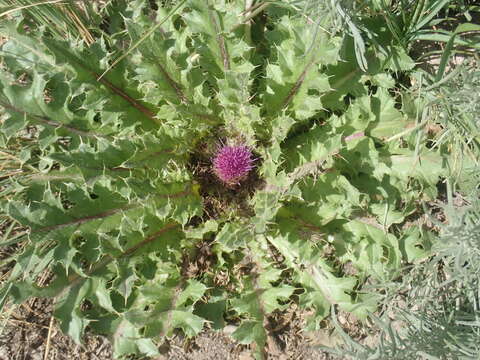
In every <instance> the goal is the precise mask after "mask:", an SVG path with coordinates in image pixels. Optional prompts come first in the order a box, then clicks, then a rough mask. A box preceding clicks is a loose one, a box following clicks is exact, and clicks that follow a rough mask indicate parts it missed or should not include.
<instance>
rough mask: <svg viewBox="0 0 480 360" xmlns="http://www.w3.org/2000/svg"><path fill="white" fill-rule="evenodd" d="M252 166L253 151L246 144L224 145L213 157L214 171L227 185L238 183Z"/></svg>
mask: <svg viewBox="0 0 480 360" xmlns="http://www.w3.org/2000/svg"><path fill="white" fill-rule="evenodd" d="M252 168H253V159H252V152H251V151H250V149H249V148H248V146H246V145H237V146H228V145H224V146H222V147H221V148H220V149H219V150H218V152H217V154H216V155H215V157H214V159H213V171H214V172H215V174H216V175H217V177H218V178H219V179H220V180H221V181H222V182H224V183H225V184H227V185H235V184H238V183H239V182H240V180H242V179H243V178H244V177H245V176H246V175H247V174H248V172H249V171H250V170H252Z"/></svg>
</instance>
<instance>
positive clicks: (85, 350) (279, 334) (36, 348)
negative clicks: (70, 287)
mask: <svg viewBox="0 0 480 360" xmlns="http://www.w3.org/2000/svg"><path fill="white" fill-rule="evenodd" d="M3 310H4V311H3V313H2V315H1V316H0V360H70V359H78V360H107V359H113V356H112V348H111V346H110V342H109V340H108V339H107V338H105V337H102V336H94V335H86V336H85V337H84V343H83V344H82V345H78V344H75V343H74V342H73V340H71V339H70V338H69V337H68V336H65V335H64V334H62V332H61V330H60V329H59V327H58V324H57V323H56V321H55V320H53V318H52V317H51V311H52V306H51V300H46V299H31V300H30V301H28V302H27V303H25V304H22V305H19V306H16V305H12V306H5V307H4V309H3ZM293 314H294V315H293V316H290V315H289V316H288V319H289V321H288V322H287V323H284V324H283V327H282V328H281V329H278V331H276V332H274V336H272V337H271V338H270V339H269V343H268V346H267V348H268V350H267V352H268V360H290V359H292V360H293V359H302V360H333V359H338V358H334V357H332V356H331V355H329V354H328V353H326V352H324V351H322V350H319V349H318V348H317V347H316V346H318V345H330V346H332V345H334V343H332V337H330V336H329V334H328V331H319V332H313V333H305V332H303V331H302V330H301V329H302V327H303V325H304V317H303V316H302V315H300V314H298V313H297V312H293ZM234 329H235V327H234V326H232V325H230V326H227V327H226V328H225V330H224V331H223V332H218V331H213V330H205V331H204V332H203V333H201V334H200V335H198V336H196V337H195V338H192V339H187V338H185V337H183V336H182V335H181V334H176V335H174V336H173V337H172V338H171V339H169V340H167V341H166V342H165V343H164V344H162V345H161V346H160V347H159V352H160V354H161V355H160V356H157V357H154V358H134V357H132V358H130V359H132V360H147V359H151V360H253V359H254V356H253V354H252V348H251V347H250V346H247V345H241V344H238V343H236V342H235V341H233V340H232V339H231V337H230V336H229V333H231V332H233V330H234Z"/></svg>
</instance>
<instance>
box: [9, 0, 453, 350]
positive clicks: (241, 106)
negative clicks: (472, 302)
mask: <svg viewBox="0 0 480 360" xmlns="http://www.w3.org/2000/svg"><path fill="white" fill-rule="evenodd" d="M157 4H158V9H157V8H156V7H155V8H151V7H150V6H149V2H146V1H143V0H135V1H129V2H128V5H127V4H125V6H115V5H112V6H110V7H109V8H108V11H105V13H103V14H101V16H103V17H104V18H105V24H109V26H104V28H105V30H104V32H98V34H97V35H96V36H97V37H96V38H95V41H94V42H93V43H92V44H89V45H87V44H85V43H84V42H82V41H80V40H70V41H65V40H64V39H63V38H59V37H56V36H55V34H52V33H51V32H48V31H44V28H42V27H39V28H36V27H35V26H34V24H32V23H31V22H29V19H28V13H27V14H25V15H20V14H19V15H18V16H17V17H15V18H13V19H12V20H11V21H5V22H2V25H1V26H2V29H1V30H2V34H5V36H6V37H7V38H8V41H7V42H6V43H5V44H3V45H2V46H1V55H2V57H3V58H2V63H1V65H0V106H1V107H2V109H3V112H4V114H3V116H2V118H1V119H2V120H1V131H0V144H1V146H2V147H3V148H4V150H5V151H6V152H7V153H12V154H15V158H16V159H18V163H19V164H20V165H19V166H21V171H20V172H17V173H13V174H8V176H6V177H4V178H3V179H2V190H1V191H2V194H3V198H2V200H1V202H0V205H1V211H2V214H3V216H5V217H8V218H9V219H11V221H14V222H16V223H19V224H22V225H23V226H25V227H26V228H27V229H28V232H26V233H25V234H24V235H22V237H19V238H16V240H15V241H17V242H20V241H21V242H22V252H20V253H18V254H16V255H15V256H14V257H12V258H11V259H10V260H11V261H8V262H7V263H8V264H10V265H12V264H13V268H12V269H11V272H10V278H9V280H8V281H6V282H5V283H4V286H3V288H2V290H1V294H0V295H1V296H0V299H3V300H2V302H3V303H5V302H6V301H13V302H16V303H21V302H23V301H25V300H27V299H28V298H30V297H33V296H40V297H50V298H54V299H55V311H54V316H55V317H56V318H57V319H58V321H59V324H60V327H61V329H62V330H63V331H64V332H65V333H67V334H69V335H70V336H72V338H73V339H74V340H75V341H77V342H81V339H82V336H83V334H84V333H85V331H89V332H96V333H101V334H105V335H107V336H109V337H110V338H111V339H112V342H113V346H114V355H115V357H116V358H123V357H127V356H129V355H130V354H135V353H142V354H146V355H148V356H154V355H156V354H158V346H157V345H158V344H159V343H161V342H162V341H164V340H165V339H166V338H168V336H170V335H171V334H172V333H173V331H174V330H175V329H180V330H181V331H183V332H184V333H185V335H186V336H194V335H195V334H197V333H199V332H200V331H202V329H204V328H205V327H208V326H210V327H213V328H216V329H219V328H221V327H222V326H224V324H225V323H226V322H229V321H234V322H235V323H237V324H238V328H237V330H236V331H235V332H234V333H233V334H232V336H233V337H234V338H235V339H237V340H238V341H239V342H240V343H244V344H247V343H255V344H256V351H257V357H259V358H262V357H263V358H264V357H265V356H266V350H265V349H266V348H265V346H266V344H267V338H268V337H269V336H271V333H270V330H269V329H266V328H265V326H264V324H265V322H266V321H268V319H269V317H270V316H271V314H272V313H274V312H275V313H278V312H282V311H285V310H286V308H287V307H288V306H290V305H291V304H293V303H296V304H297V305H298V306H299V308H301V309H307V310H309V311H310V313H311V314H312V316H311V317H310V318H309V319H308V324H307V327H308V328H309V329H314V328H317V327H318V326H319V324H320V322H321V321H322V320H323V319H324V318H325V317H327V316H328V315H329V314H330V308H331V307H332V306H336V307H338V308H339V309H340V310H341V311H346V312H351V313H352V314H354V315H355V316H357V317H359V318H365V317H366V316H367V315H368V313H369V312H371V311H374V310H375V309H376V304H377V296H376V294H372V293H367V292H365V291H363V286H364V284H365V283H366V282H367V281H368V282H369V283H375V282H376V281H388V280H389V279H392V278H394V277H396V276H398V275H399V273H400V270H401V268H402V265H403V263H404V262H407V261H408V262H411V261H414V260H416V259H419V258H422V257H423V256H425V255H426V254H427V253H428V252H427V250H428V241H427V240H428V239H426V238H425V236H424V232H421V231H416V230H415V229H411V228H410V229H406V230H405V229H404V228H403V227H402V226H401V224H402V223H403V222H404V221H405V220H406V217H407V216H410V215H415V214H418V213H419V212H421V211H422V206H421V203H420V202H421V201H422V200H429V199H434V198H435V197H436V196H437V187H436V184H437V182H438V179H439V176H440V175H442V176H444V175H445V169H444V166H446V162H445V161H442V158H441V157H440V155H439V154H438V153H436V152H434V151H432V150H430V149H428V148H427V147H426V146H425V144H424V143H423V142H422V141H421V139H422V138H421V137H418V133H417V131H420V130H421V129H420V128H419V127H415V122H416V121H417V119H416V118H412V117H410V116H408V115H407V112H406V111H405V109H404V107H403V105H402V104H401V103H400V99H401V98H402V97H401V96H398V97H397V96H396V94H401V92H402V91H403V90H402V88H401V87H400V86H397V84H396V80H395V78H394V77H393V76H392V71H397V72H404V73H405V76H408V70H409V69H410V68H411V67H410V65H409V66H406V67H404V68H402V64H404V63H405V56H406V55H405V54H402V61H397V60H398V59H395V54H393V55H388V57H387V56H386V55H385V56H384V55H383V53H379V52H375V51H374V50H373V49H366V53H365V56H366V57H368V58H369V59H374V61H373V60H372V61H371V65H369V68H368V73H366V72H363V71H362V70H361V68H359V67H358V64H357V62H356V60H355V57H354V55H352V54H354V53H355V49H354V46H355V45H354V43H353V42H352V39H351V38H350V37H349V36H348V35H346V34H343V33H327V32H324V31H317V30H318V29H315V28H314V27H312V26H310V25H309V24H308V21H307V19H305V18H304V17H299V16H297V14H298V12H297V11H296V10H294V9H293V8H290V7H289V5H288V4H283V3H280V2H279V3H278V4H277V3H276V2H269V3H268V4H267V3H265V4H267V6H264V7H263V13H261V14H260V13H258V14H257V13H255V12H252V13H251V14H253V15H252V16H250V15H249V14H250V12H249V11H246V9H245V8H244V1H240V0H237V1H215V2H213V1H205V0H189V1H180V2H178V3H177V5H175V7H168V6H169V5H164V6H161V5H160V2H158V3H157ZM247 10H248V9H247ZM174 13H175V15H174V16H173V14H174ZM322 18H323V17H322ZM324 18H325V19H328V17H324ZM27 23H28V24H29V26H25V24H27ZM322 25H325V26H323V27H324V28H328V26H327V25H328V24H322ZM107 28H108V29H107ZM102 31H103V30H102ZM382 41H389V40H388V39H384V40H382ZM125 47H128V49H127V50H125ZM120 54H121V55H120ZM392 56H393V58H392ZM408 63H409V64H410V62H408ZM393 64H395V65H393ZM409 106H412V105H409ZM414 113H415V112H414ZM418 113H421V111H418ZM219 129H222V130H221V131H220V130H219ZM412 129H413V130H412ZM237 134H242V137H243V141H244V143H239V144H228V145H225V146H223V147H221V148H220V149H219V150H218V152H217V153H216V154H215V155H214V158H213V160H211V154H209V153H208V151H206V150H205V151H204V152H203V153H202V150H201V149H203V147H202V144H205V143H208V141H209V139H212V138H227V139H228V138H235V136H236V135H237ZM354 134H355V136H352V135H354ZM358 134H361V136H358ZM245 144H249V145H248V146H247V145H245ZM250 144H254V145H252V146H251V147H250ZM199 149H200V150H199ZM199 152H200V153H199ZM192 154H195V155H198V157H200V158H202V159H209V163H208V168H209V171H207V172H199V173H195V172H194V171H193V170H192V169H194V168H195V166H193V165H192V162H193V160H192V159H194V158H195V156H193V155H192ZM253 154H255V156H258V158H261V159H262V161H261V163H260V162H259V163H256V162H254V158H253ZM257 154H258V155H257ZM254 166H255V174H257V175H258V176H259V177H261V179H262V181H261V182H258V184H256V185H255V186H254V188H252V189H249V192H248V193H247V194H246V196H247V197H248V198H247V200H246V201H244V202H243V203H242V204H239V205H238V204H235V201H236V199H238V198H239V197H240V195H242V196H245V193H246V192H242V187H241V186H239V187H237V186H236V184H238V183H240V184H241V183H242V181H243V179H244V178H245V177H246V176H247V175H248V174H249V173H250V174H253V173H254V172H253V167H254ZM212 169H213V171H212ZM206 173H208V175H210V176H213V175H212V173H214V174H215V175H216V176H217V177H218V179H219V180H220V181H216V182H215V181H203V180H204V179H199V176H200V177H201V176H207V175H203V174H206ZM201 180H202V181H201ZM219 182H220V183H223V184H224V185H226V186H224V185H221V187H222V189H223V190H222V191H223V193H228V197H227V198H226V199H227V201H226V200H225V198H221V195H222V194H223V193H222V192H221V191H219V190H218V188H219ZM237 190H238V191H237ZM250 190H251V191H250ZM219 194H220V195H219ZM222 201H223V203H222ZM215 202H216V203H221V204H222V205H224V206H223V207H222V206H219V208H218V211H215V212H211V211H209V210H210V209H209V208H208V206H207V205H208V204H212V203H215ZM232 204H233V205H238V206H237V207H235V206H233V205H232ZM231 205H232V206H231ZM240 210H241V211H240ZM199 249H208V251H207V252H205V251H204V250H202V251H200V250H199ZM206 253H208V254H210V255H208V259H206V258H205V257H206V256H207V255H205V254H206ZM207 260H208V261H207ZM347 268H348V269H349V270H348V271H347ZM45 274H47V275H48V276H47V278H48V279H49V282H48V283H47V284H46V285H45V286H38V285H37V280H38V278H39V277H40V276H42V275H45ZM219 274H228V275H226V276H224V277H222V276H220V275H219ZM7 299H9V300H7Z"/></svg>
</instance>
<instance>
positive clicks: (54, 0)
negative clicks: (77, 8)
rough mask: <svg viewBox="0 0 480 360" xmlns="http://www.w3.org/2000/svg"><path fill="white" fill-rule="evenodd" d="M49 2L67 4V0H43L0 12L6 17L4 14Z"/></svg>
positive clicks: (1, 15)
mask: <svg viewBox="0 0 480 360" xmlns="http://www.w3.org/2000/svg"><path fill="white" fill-rule="evenodd" d="M49 4H66V2H65V0H51V1H42V2H38V3H35V4H29V5H23V6H19V7H17V8H13V9H10V10H7V11H4V12H2V13H0V17H4V16H7V15H9V14H13V13H14V12H16V11H20V10H25V9H28V8H31V7H35V6H40V5H49Z"/></svg>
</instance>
